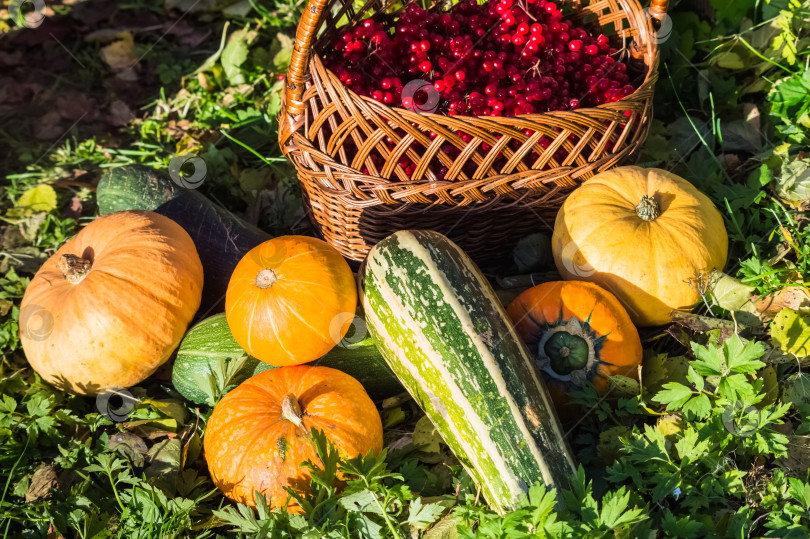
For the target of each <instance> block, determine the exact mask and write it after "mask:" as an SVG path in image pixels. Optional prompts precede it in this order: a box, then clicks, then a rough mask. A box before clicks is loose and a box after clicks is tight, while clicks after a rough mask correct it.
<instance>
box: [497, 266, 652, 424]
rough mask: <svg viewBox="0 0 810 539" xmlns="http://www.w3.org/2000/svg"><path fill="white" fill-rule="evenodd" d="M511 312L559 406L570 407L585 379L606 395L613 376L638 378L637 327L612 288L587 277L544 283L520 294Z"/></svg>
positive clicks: (638, 341) (639, 355) (639, 360)
mask: <svg viewBox="0 0 810 539" xmlns="http://www.w3.org/2000/svg"><path fill="white" fill-rule="evenodd" d="M507 312H508V313H509V317H510V318H511V319H512V322H514V324H515V329H516V330H517V333H518V335H519V336H520V338H521V339H522V340H523V342H525V343H526V344H527V345H528V347H529V351H530V352H531V353H532V354H533V355H534V358H535V360H536V361H537V365H538V367H539V368H540V370H541V371H542V372H543V374H544V377H545V379H546V383H547V385H548V389H549V392H550V393H551V396H552V399H553V400H554V403H555V404H556V405H557V407H558V408H561V409H565V408H566V407H567V406H568V403H569V399H568V397H567V394H568V392H569V391H571V390H572V389H576V388H579V387H581V386H582V383H583V382H584V381H585V380H590V381H591V382H592V383H593V385H594V387H595V388H596V389H597V391H599V392H600V393H605V392H606V391H607V379H608V377H610V376H613V375H616V374H620V375H622V376H627V377H629V378H635V379H638V365H639V364H640V363H641V340H640V339H639V336H638V331H636V328H635V327H634V326H633V323H632V322H631V321H630V316H629V315H628V314H627V311H625V310H624V307H622V305H621V303H619V300H618V299H616V296H614V295H613V294H611V293H610V292H608V291H607V290H604V289H602V288H600V287H599V286H597V285H595V284H593V283H587V282H583V281H554V282H550V283H543V284H540V285H537V286H535V287H532V288H530V289H528V290H526V291H525V292H523V293H522V294H520V295H519V296H518V297H517V298H515V300H514V301H513V302H512V303H511V304H510V305H509V307H508V308H507Z"/></svg>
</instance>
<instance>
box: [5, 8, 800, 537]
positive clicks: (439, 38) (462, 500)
mask: <svg viewBox="0 0 810 539" xmlns="http://www.w3.org/2000/svg"><path fill="white" fill-rule="evenodd" d="M147 3H148V2H147ZM672 3H674V2H672ZM213 4H214V3H211V5H208V6H206V7H205V8H202V7H200V8H197V9H193V6H192V7H191V8H188V6H186V8H188V9H189V10H191V15H190V19H189V20H190V22H188V23H184V24H188V25H189V26H188V27H189V28H191V27H192V26H193V25H213V24H219V26H218V27H217V32H218V35H221V43H220V42H217V43H213V44H212V45H211V46H212V47H213V48H214V50H211V51H210V53H211V56H210V57H209V58H208V59H207V60H205V61H204V63H202V64H201V65H198V66H197V65H195V66H194V67H193V68H190V69H189V70H188V73H183V74H182V75H183V76H182V77H181V76H178V77H177V79H172V78H171V77H168V76H167V77H168V78H167V82H163V83H162V84H163V86H165V87H166V88H164V89H163V90H162V91H161V95H160V97H156V101H155V102H154V103H151V104H148V106H146V107H145V108H144V109H143V110H145V111H146V112H144V114H143V115H142V116H141V117H138V118H131V119H130V120H129V121H128V122H129V123H127V125H126V126H122V127H121V128H120V132H118V133H117V135H116V136H118V137H119V138H120V140H121V141H125V142H121V143H120V144H121V146H124V145H129V148H131V149H127V148H123V147H121V148H113V147H105V142H104V141H103V140H102V139H101V138H99V139H98V140H96V139H95V138H90V139H87V140H80V139H79V140H77V136H76V133H75V132H74V133H71V134H70V136H69V137H68V138H67V140H66V141H64V142H60V143H59V144H60V145H58V146H57V148H58V150H57V151H55V152H54V153H52V154H49V153H48V152H49V151H50V150H48V152H46V155H48V158H47V159H45V158H40V159H39V160H37V159H36V157H33V158H32V157H31V156H30V155H28V154H24V153H23V152H18V154H19V155H18V156H17V157H16V158H15V159H17V160H18V161H19V163H17V162H16V161H15V163H16V164H15V165H14V166H17V167H18V168H19V170H15V171H12V172H13V173H9V174H8V175H7V180H6V181H5V182H4V183H3V187H2V190H0V211H2V212H3V217H2V220H3V223H2V225H0V227H2V228H0V245H2V249H3V251H2V253H1V254H2V257H0V343H2V346H3V352H2V358H0V359H1V362H0V471H2V473H0V485H1V486H2V488H3V491H2V495H0V531H2V534H3V535H2V536H3V537H4V538H5V537H15V538H16V537H25V538H28V537H32V538H33V537H47V538H61V537H64V538H73V537H80V538H102V537H126V538H130V537H137V538H141V537H142V538H164V537H210V538H214V537H223V538H225V537H257V538H273V539H276V538H291V539H292V538H296V539H298V538H304V539H321V538H364V539H365V538H368V539H383V538H386V539H388V538H393V539H406V538H413V539H418V538H423V539H455V538H472V537H482V538H492V539H501V538H503V539H506V538H510V539H511V538H522V537H527V538H528V537H537V538H544V537H549V538H569V537H570V538H578V537H594V538H596V537H617V538H618V537H622V538H624V537H627V538H634V537H645V538H646V537H651V538H652V537H683V538H690V537H717V538H741V537H746V538H747V537H779V538H794V537H795V538H801V537H808V536H810V375H808V374H807V373H806V372H805V371H806V369H807V367H808V366H810V284H808V283H810V229H808V227H807V224H808V222H809V221H810V219H808V215H810V153H808V152H807V147H808V143H810V55H809V54H808V51H810V2H801V1H799V0H769V1H768V0H766V2H764V3H761V2H754V1H753V0H751V1H749V0H744V1H741V2H725V1H723V0H711V1H710V2H709V4H710V6H711V10H709V11H705V10H704V11H702V12H700V13H698V12H696V11H693V9H694V7H690V5H676V6H674V7H673V6H670V12H669V16H668V21H667V22H668V23H671V24H672V32H671V34H667V36H666V38H665V39H664V38H661V41H662V42H661V43H660V46H661V49H662V62H661V67H660V80H659V82H658V85H657V87H656V93H657V95H656V107H657V108H656V111H655V119H654V120H652V123H651V125H650V129H649V136H648V139H647V142H646V145H645V147H644V150H643V152H642V153H641V155H640V156H639V160H638V163H637V164H636V165H626V166H617V167H614V168H610V169H608V170H605V171H603V172H601V173H599V174H597V175H595V176H594V177H592V178H589V179H588V180H587V181H585V182H584V183H583V184H582V185H580V186H579V187H578V188H577V189H575V190H574V191H573V192H572V193H571V194H570V195H569V196H568V197H567V198H565V200H564V201H562V202H561V206H560V209H559V211H558V213H557V218H556V221H555V222H554V223H550V224H549V225H550V228H549V230H538V231H536V233H535V234H532V235H531V236H528V237H526V238H523V239H521V241H520V242H519V243H518V245H517V247H516V248H515V249H514V252H513V253H512V254H511V256H508V257H505V258H504V259H503V260H500V261H497V262H488V263H487V264H486V265H482V266H479V265H477V264H476V262H475V261H473V260H472V259H471V258H470V257H469V256H468V255H467V254H466V253H465V252H464V251H463V250H462V249H461V248H459V247H458V246H457V245H456V244H454V243H453V242H452V241H450V240H449V239H448V238H446V237H445V236H444V235H442V234H440V233H439V232H436V231H431V230H401V231H398V232H396V233H394V234H392V235H390V236H389V237H387V238H385V239H383V240H382V241H380V242H379V243H377V244H376V245H375V246H374V247H372V249H371V252H370V253H369V255H368V256H367V258H366V259H365V260H364V261H362V263H361V264H358V263H355V262H353V261H347V260H346V259H344V258H343V257H342V255H341V254H340V253H339V252H338V250H336V249H335V248H334V247H333V246H332V245H330V244H328V243H326V242H324V241H322V240H321V239H318V237H317V233H316V231H315V230H313V229H312V228H310V225H309V224H308V222H307V221H306V219H305V208H306V204H305V203H303V204H302V200H301V198H300V196H301V195H300V191H299V190H298V187H297V185H296V182H295V173H294V170H293V169H292V168H291V167H290V166H289V164H288V163H286V161H285V160H284V159H283V158H282V157H281V156H280V154H279V148H278V144H277V138H276V132H277V129H278V126H277V124H276V119H275V116H276V114H277V112H278V110H279V106H280V99H281V97H280V90H281V82H280V81H281V80H283V76H281V75H283V73H284V72H285V70H286V67H287V62H288V61H289V55H290V51H291V48H292V40H291V38H290V37H289V36H290V35H292V33H293V32H294V30H295V27H296V24H297V22H298V19H299V17H300V12H301V10H302V9H303V8H304V7H305V5H304V4H302V3H296V2H291V3H289V4H273V3H253V2H248V3H238V4H235V5H228V6H225V8H223V7H222V6H218V5H217V6H215V5H213ZM242 4H244V5H242ZM268 4H270V5H269V6H268ZM676 4H677V3H676ZM358 5H359V3H358ZM167 6H168V7H167ZM167 6H163V4H162V3H161V4H160V6H159V7H156V6H152V7H151V8H150V9H152V10H157V11H160V12H161V13H163V15H165V16H167V17H169V16H170V17H174V18H175V20H174V22H175V23H176V24H179V21H180V20H181V19H183V17H185V16H186V13H184V12H183V11H180V12H179V13H178V12H176V11H175V10H177V9H181V8H179V7H178V6H176V5H172V4H171V3H169V4H167ZM234 6H235V7H234ZM142 7H143V6H140V5H134V6H123V7H120V10H121V12H122V13H130V10H131V14H132V17H131V19H132V20H137V16H140V15H142V12H141V11H139V10H141V9H142ZM61 8H64V11H59V12H58V13H56V14H54V13H53V12H50V15H49V16H51V17H53V18H55V19H56V20H59V17H68V18H69V17H71V15H70V10H71V9H72V8H71V7H70V6H69V5H66V6H61ZM182 9H185V8H182ZM222 9H224V10H225V11H220V10H222ZM11 11H12V16H13V14H14V10H13V9H12V10H11ZM147 11H148V10H147ZM402 13H403V15H402V16H401V18H400V19H399V20H396V21H394V22H393V23H391V21H386V26H383V24H382V23H381V22H380V21H377V20H376V19H374V18H368V19H366V20H365V22H361V23H359V24H358V25H357V26H356V27H355V28H354V29H347V30H345V31H343V32H342V33H339V34H338V36H337V39H338V45H337V46H336V47H335V49H334V51H333V52H332V53H331V54H330V55H328V56H327V57H326V58H325V63H326V64H328V67H330V69H333V71H334V73H335V75H336V76H337V77H338V78H339V79H340V80H341V81H343V82H344V83H345V84H346V85H347V86H349V87H351V88H352V89H353V90H355V91H357V92H358V93H360V94H361V95H366V96H368V97H370V98H372V99H374V100H376V101H379V102H380V103H381V104H385V105H391V106H399V104H400V103H401V104H402V106H403V107H404V108H410V109H411V110H415V108H414V107H415V104H414V101H413V100H414V99H416V100H419V99H421V97H419V96H414V97H408V96H406V97H404V98H403V96H402V92H403V85H402V82H403V80H404V79H405V78H406V77H410V76H418V75H420V74H422V75H424V77H426V78H427V79H428V80H429V82H430V84H431V85H432V87H433V89H435V91H436V92H438V93H439V95H440V97H441V101H440V102H439V105H438V109H437V111H436V113H437V114H449V115H472V116H482V117H483V116H488V115H496V116H498V115H517V116H519V115H521V114H529V113H532V112H534V111H535V110H537V111H547V110H576V109H579V108H587V107H594V106H598V105H601V104H605V103H613V104H614V105H615V104H616V103H615V102H621V99H622V98H623V97H625V96H626V95H629V94H631V93H633V92H634V91H635V89H634V88H635V86H633V82H632V79H631V78H629V77H628V75H627V69H628V68H626V67H624V64H623V63H621V62H620V61H616V60H614V56H615V55H616V54H618V53H619V52H620V51H617V50H616V49H613V48H611V47H610V46H609V45H608V44H607V38H605V36H604V35H603V34H600V33H599V32H598V31H596V30H595V29H593V28H592V27H579V26H577V24H575V23H574V22H570V23H569V22H568V21H566V20H565V17H564V15H563V10H562V9H560V10H558V7H557V4H555V3H554V2H547V1H544V0H539V1H532V0H529V1H527V2H522V1H518V0H514V1H512V0H499V1H496V0H492V1H490V2H481V3H475V2H470V1H468V0H463V1H462V2H460V3H451V5H449V6H448V8H447V10H445V11H443V12H435V13H432V12H430V11H426V10H425V9H423V8H422V7H420V4H410V5H409V6H408V7H407V8H405V10H404V11H403V12H402ZM226 19H227V21H226ZM20 20H22V19H19V18H18V20H17V22H18V23H19V21H20ZM212 20H214V21H219V22H216V23H212V22H211V21H212ZM493 21H495V22H497V21H500V22H499V23H497V24H495V26H494V28H495V30H494V31H493V32H491V33H487V31H486V28H488V27H490V26H492V25H493V24H494V22H493ZM0 22H2V21H0ZM11 22H12V24H13V23H14V21H11ZM220 23H221V24H220ZM132 24H135V23H132ZM17 26H18V27H19V28H17V29H16V30H11V31H10V33H9V34H8V35H9V36H10V38H11V39H10V40H9V42H13V40H15V39H17V40H18V39H21V38H20V37H19V36H20V35H23V36H24V35H25V34H24V32H27V31H31V32H34V31H35V30H32V29H30V28H25V26H24V25H20V24H18V25H17ZM167 27H168V26H167ZM3 28H4V26H3V25H2V24H0V32H5V30H4V29H3ZM43 28H45V29H46V30H47V27H46V26H44V27H43ZM385 28H388V29H389V30H391V32H392V33H388V30H385ZM170 30H171V28H169V30H166V32H169V31H170ZM117 31H118V30H116V32H117ZM15 32H17V33H15ZM126 32H127V34H126V37H121V34H115V33H114V32H113V33H109V32H108V33H109V35H115V37H112V38H109V39H113V40H117V41H113V44H119V45H116V47H115V48H114V49H111V48H110V47H111V46H112V45H105V46H101V45H99V44H98V43H97V42H96V41H94V40H106V39H108V36H107V34H103V33H101V34H96V37H94V38H93V39H88V40H87V41H86V42H85V43H84V44H83V45H81V46H80V48H81V49H82V51H83V52H81V53H80V54H79V56H78V58H81V59H83V60H85V61H87V62H89V61H90V60H89V58H91V57H92V54H100V56H99V57H100V58H104V59H105V61H107V63H108V64H109V67H112V64H110V62H109V59H110V58H111V55H112V54H114V53H113V52H112V51H113V50H115V51H117V52H115V54H124V53H123V52H122V50H123V49H122V47H128V46H129V45H120V43H121V42H122V41H126V42H127V43H129V42H132V41H133V37H132V35H133V34H132V33H131V32H130V31H129V30H127V31H126ZM144 32H146V30H144ZM189 32H191V30H189ZM134 33H135V34H136V35H137V34H138V33H137V32H134ZM3 35H5V34H2V33H0V37H2V36H3ZM99 36H101V37H99ZM659 37H660V36H659ZM201 42H202V41H201ZM143 45H144V51H146V47H149V44H148V43H146V44H143ZM152 45H154V44H152ZM3 46H4V43H3V41H0V63H2V62H7V61H10V60H8V59H7V58H6V56H4V55H8V53H7V52H5V51H4V50H2V49H3ZM217 46H218V47H219V49H218V50H216V48H217ZM92 47H96V49H92ZM527 47H528V48H527ZM149 48H150V50H151V47H149ZM372 50H374V51H377V52H378V53H379V54H380V55H381V56H382V57H384V59H385V60H386V62H387V63H390V64H397V62H399V64H398V67H397V69H399V70H400V71H399V75H400V76H397V77H390V76H389V77H383V75H384V73H383V71H384V70H383V69H382V68H381V67H379V66H380V64H379V63H378V62H376V61H373V59H372V60H370V59H369V58H371V57H370V56H367V55H366V54H367V53H369V51H372ZM527 51H528V52H527ZM133 52H134V49H132V50H130V53H133ZM148 52H149V51H146V52H144V55H147V54H148ZM154 54H157V55H159V54H162V53H161V52H160V49H159V48H158V49H157V52H155V53H154ZM166 54H167V59H166V61H167V62H169V63H171V62H170V60H171V59H172V58H171V55H170V54H168V53H166ZM172 54H173V53H172ZM136 57H137V55H133V56H132V58H136ZM156 58H158V60H159V59H160V56H157V57H156ZM192 58H193V57H192ZM449 58H450V59H453V60H452V61H451V60H450V59H449ZM141 60H143V57H142V58H141ZM141 60H138V61H137V62H136V64H137V65H138V66H139V68H138V69H137V70H133V72H132V74H131V75H127V76H139V75H138V74H140V76H147V73H148V70H147V67H146V64H145V63H143V64H138V62H140V61H141ZM158 60H156V61H158ZM197 60H198V59H196V58H195V59H194V61H195V62H196V61H197ZM199 60H200V62H203V60H202V59H199ZM386 62H383V64H385V63H386ZM615 66H622V67H621V68H618V69H617V68H616V67H615ZM101 67H102V68H103V65H102V66H101ZM149 69H151V67H150V68H149ZM532 69H533V70H532ZM593 70H596V71H602V72H601V73H597V74H596V75H591V73H592V71H593ZM277 75H278V76H277ZM88 76H89V75H88ZM114 77H115V78H116V79H121V80H127V79H126V77H125V76H124V78H121V77H122V75H121V72H120V71H119V72H118V73H117V74H116V75H115V76H114ZM591 77H596V78H595V79H593V80H592V79H591ZM605 77H606V78H605ZM161 80H163V78H162V77H161ZM600 80H604V81H607V84H602V85H601V86H600ZM97 82H98V84H99V85H100V84H102V83H101V82H100V81H97ZM119 83H120V80H119ZM104 84H105V85H106V86H105V87H107V88H112V87H114V85H112V86H111V84H112V83H111V82H110V79H106V80H105V82H104ZM116 84H117V83H116ZM602 86H604V87H602ZM583 92H584V93H583ZM167 94H168V95H171V97H167ZM0 95H2V92H0ZM405 99H411V102H409V103H405V102H404V100H405ZM423 104H424V103H422V102H420V103H417V104H416V105H419V106H421V105H423ZM673 104H674V105H673ZM417 108H418V107H417ZM181 121H182V122H184V124H183V127H182V128H179V127H178V125H179V123H180V122H181ZM169 125H171V127H168V126H169ZM10 133H12V132H11V131H10ZM4 136H5V135H4ZM8 136H9V137H13V136H14V135H13V134H11V135H8ZM10 148H11V149H12V150H14V148H16V146H14V145H12V146H10ZM175 154H176V155H178V156H181V157H182V159H181V161H180V164H178V157H176V156H175V157H174V158H173V157H172V155H175ZM561 157H562V159H564V156H561ZM192 164H193V166H189V165H192ZM403 166H404V167H406V168H407V167H412V166H413V165H412V164H410V163H405V164H403ZM200 171H201V172H202V176H201V177H203V178H204V181H199V182H198V183H194V181H192V180H193V179H194V178H195V177H196V174H197V172H200ZM458 226H459V227H464V226H465V222H464V221H463V220H462V221H460V223H459V225H458ZM552 228H553V230H552Z"/></svg>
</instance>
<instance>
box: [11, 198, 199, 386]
mask: <svg viewBox="0 0 810 539" xmlns="http://www.w3.org/2000/svg"><path fill="white" fill-rule="evenodd" d="M202 284H203V270H202V264H201V263H200V258H199V257H198V256H197V251H196V249H195V248H194V242H192V240H191V238H190V237H189V235H188V234H187V233H186V231H185V230H183V229H182V228H181V227H180V225H178V224H177V223H175V222H174V221H172V220H171V219H169V218H167V217H163V216H162V215H159V214H157V213H153V212H149V211H124V212H118V213H113V214H110V215H106V216H104V217H99V218H98V219H96V220H95V221H93V222H92V223H90V224H89V225H87V226H86V227H85V228H84V229H83V230H81V231H80V232H79V233H78V234H77V235H76V236H74V237H73V238H72V239H70V240H68V241H67V242H66V243H65V244H64V245H63V246H62V247H60V248H59V250H57V251H56V253H54V255H53V256H51V257H50V258H49V259H48V260H47V261H46V262H45V263H44V264H43V265H42V267H41V268H40V269H39V271H38V272H37V274H36V275H35V276H34V278H33V279H32V280H31V283H30V284H29V285H28V288H27V289H26V291H25V296H24V297H23V300H22V304H21V305H20V339H21V341H22V345H23V350H25V355H26V357H27V358H28V362H29V363H30V364H31V366H32V367H33V368H34V370H35V371H37V372H38V373H39V375H40V376H42V377H43V378H44V379H45V380H47V381H48V382H50V383H51V384H53V385H55V386H56V387H58V388H60V389H62V390H64V391H68V392H70V393H75V394H83V395H96V394H97V393H98V392H99V391H100V390H102V389H107V388H113V387H129V386H132V385H134V384H137V383H138V382H141V381H142V380H144V379H145V378H147V377H148V376H149V375H150V374H152V373H153V372H154V371H155V370H156V369H157V368H158V367H159V366H160V365H162V364H163V363H164V362H165V361H166V360H167V359H169V356H170V355H171V354H172V352H173V351H174V349H175V348H177V346H178V344H179V343H180V339H181V338H182V337H183V333H185V331H186V327H187V326H188V323H189V322H190V321H191V318H192V317H193V316H194V313H195V312H196V311H197V308H198V307H199V306H200V296H201V293H202Z"/></svg>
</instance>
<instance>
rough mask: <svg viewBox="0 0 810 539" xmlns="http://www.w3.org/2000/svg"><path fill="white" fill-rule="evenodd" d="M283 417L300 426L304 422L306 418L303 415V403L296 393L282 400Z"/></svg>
mask: <svg viewBox="0 0 810 539" xmlns="http://www.w3.org/2000/svg"><path fill="white" fill-rule="evenodd" d="M281 417H282V419H286V420H287V421H289V422H290V423H293V424H294V425H295V426H296V427H300V426H301V425H302V424H303V422H304V420H303V418H302V416H301V405H300V404H298V399H296V398H295V395H292V394H290V395H287V396H286V397H284V400H283V401H281Z"/></svg>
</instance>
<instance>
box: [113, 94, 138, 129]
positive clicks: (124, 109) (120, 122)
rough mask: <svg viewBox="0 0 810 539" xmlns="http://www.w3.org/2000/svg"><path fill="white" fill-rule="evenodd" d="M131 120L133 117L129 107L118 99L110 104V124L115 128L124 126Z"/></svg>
mask: <svg viewBox="0 0 810 539" xmlns="http://www.w3.org/2000/svg"><path fill="white" fill-rule="evenodd" d="M132 118H134V115H133V114H132V110H131V109H130V108H129V105H127V104H126V103H124V102H123V101H121V100H120V99H116V100H115V101H113V102H112V103H111V104H110V119H109V121H110V124H112V125H114V126H117V127H121V126H125V125H127V124H128V123H129V121H130V120H132Z"/></svg>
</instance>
